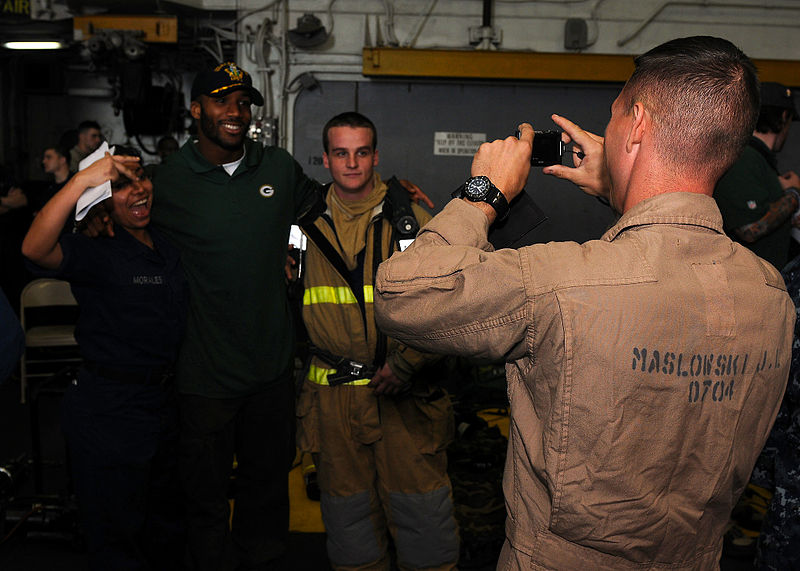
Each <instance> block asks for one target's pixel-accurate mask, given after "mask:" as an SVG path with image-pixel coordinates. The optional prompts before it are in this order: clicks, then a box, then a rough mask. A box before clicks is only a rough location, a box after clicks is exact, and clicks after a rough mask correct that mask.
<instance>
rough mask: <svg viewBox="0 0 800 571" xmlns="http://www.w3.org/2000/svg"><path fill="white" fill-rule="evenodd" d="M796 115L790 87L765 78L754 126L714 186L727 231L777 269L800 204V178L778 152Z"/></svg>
mask: <svg viewBox="0 0 800 571" xmlns="http://www.w3.org/2000/svg"><path fill="white" fill-rule="evenodd" d="M797 118H798V115H797V110H796V109H795V104H794V94H793V92H792V90H791V89H789V88H788V87H786V86H785V85H781V84H780V83H772V82H765V83H762V84H761V107H760V109H759V113H758V122H757V123H756V128H755V129H754V130H753V134H752V136H751V137H750V140H749V141H748V142H747V146H746V147H745V148H744V151H742V154H741V156H740V157H739V159H738V160H737V161H736V162H735V163H734V164H733V166H731V168H730V169H729V170H728V172H726V173H725V174H724V175H723V176H722V178H721V179H720V180H719V182H718V183H717V186H716V188H715V189H714V200H716V201H717V205H718V206H719V210H720V212H721V213H722V222H723V224H724V226H725V232H727V234H728V235H729V236H730V237H731V238H732V239H733V240H736V241H737V242H740V243H742V244H744V245H745V246H747V247H748V248H750V249H751V250H752V251H753V252H755V253H756V254H758V255H759V256H761V257H762V258H764V259H765V260H767V261H768V262H769V263H771V264H772V265H773V266H775V267H776V268H777V269H778V270H780V269H782V268H783V267H784V266H785V265H786V263H787V262H788V261H789V248H790V245H791V242H792V240H791V230H792V224H793V221H792V215H793V214H794V213H795V212H796V211H797V210H798V208H800V194H798V192H800V177H798V176H797V174H796V173H795V172H794V171H787V172H784V173H781V172H779V171H778V158H777V156H776V155H777V154H778V153H779V152H780V151H781V149H783V145H784V143H785V142H786V139H787V137H788V136H789V129H790V127H791V126H792V122H793V121H795V120H797ZM798 223H800V218H798Z"/></svg>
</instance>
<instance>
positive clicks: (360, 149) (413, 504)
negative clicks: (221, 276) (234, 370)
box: [297, 113, 459, 570]
mask: <svg viewBox="0 0 800 571" xmlns="http://www.w3.org/2000/svg"><path fill="white" fill-rule="evenodd" d="M376 143H377V135H376V131H375V127H374V125H373V124H372V122H371V121H370V120H369V119H367V118H366V117H364V116H363V115H360V114H358V113H343V114H341V115H337V116H336V117H334V118H333V119H331V120H330V121H329V122H328V123H327V124H326V126H325V128H324V130H323V145H324V148H325V153H324V155H323V160H324V164H325V166H326V168H328V169H329V170H330V173H331V177H332V179H333V182H332V183H331V185H330V186H329V187H328V188H327V189H326V190H325V192H324V195H325V196H324V204H323V203H321V204H320V206H319V208H318V209H316V213H315V214H311V215H310V216H309V217H307V218H306V219H305V220H301V228H302V229H303V233H304V234H305V235H306V237H307V242H308V249H307V252H306V255H305V262H304V264H303V269H302V274H303V275H302V276H301V278H302V280H303V285H304V288H305V291H304V295H303V309H302V315H303V321H304V323H305V326H306V329H307V330H308V336H309V341H310V352H311V355H312V358H311V363H310V367H309V370H308V373H307V375H306V379H305V381H304V384H303V387H302V391H301V395H300V400H299V403H298V408H297V414H298V445H299V447H300V448H301V450H302V451H303V452H310V453H311V454H312V456H313V458H314V463H315V464H316V467H317V475H318V479H319V486H320V491H321V504H322V518H323V521H324V523H325V528H326V531H327V535H328V540H327V549H328V557H329V559H330V561H331V564H332V565H333V567H334V568H335V569H359V570H360V569H386V570H388V569H389V568H390V555H389V553H388V544H389V541H388V540H389V535H388V534H391V537H392V539H393V542H394V546H395V548H396V552H397V553H396V555H397V564H398V566H399V567H400V568H401V569H455V567H456V563H457V560H458V552H459V540H458V531H457V525H456V521H455V519H454V515H453V502H452V490H451V486H450V480H449V478H448V476H447V458H446V453H445V449H446V447H447V445H448V443H449V442H450V440H451V438H452V431H453V416H452V407H451V404H450V399H449V397H448V396H447V393H446V392H445V391H444V390H443V389H441V388H440V387H439V386H437V385H436V384H434V383H429V382H426V381H425V380H422V379H421V377H422V375H417V373H418V372H419V371H420V370H421V369H422V368H423V367H424V366H425V365H427V364H429V363H431V362H432V361H434V360H435V359H436V357H434V356H432V355H427V354H423V353H419V352H417V351H415V350H413V349H410V348H408V347H406V346H404V345H402V344H400V343H398V342H396V341H394V340H392V339H387V338H386V336H384V335H382V334H381V333H380V331H378V329H377V328H376V325H375V319H374V314H373V310H372V284H373V279H374V275H375V271H376V269H377V267H378V264H379V263H380V262H381V261H383V260H385V259H387V258H388V257H389V256H390V255H391V253H392V252H394V251H396V250H398V249H399V248H401V247H403V246H404V245H405V240H406V239H413V234H414V233H415V232H416V229H417V228H418V225H421V224H424V223H425V222H427V221H428V220H429V219H430V216H429V215H428V214H426V213H425V211H424V210H422V209H421V208H420V207H418V206H417V205H415V204H413V205H412V204H411V203H410V201H409V199H408V196H407V193H406V191H405V190H402V189H401V190H400V192H399V194H395V193H394V192H393V191H392V190H391V188H390V187H392V186H393V185H392V181H390V183H389V185H388V186H387V184H386V183H384V182H383V181H382V180H381V178H380V176H379V175H378V174H377V173H376V172H374V171H373V168H374V167H375V166H376V165H377V164H378V151H377V150H376ZM398 196H399V198H398ZM409 241H410V240H409ZM387 532H388V533H387Z"/></svg>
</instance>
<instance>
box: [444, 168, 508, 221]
mask: <svg viewBox="0 0 800 571" xmlns="http://www.w3.org/2000/svg"><path fill="white" fill-rule="evenodd" d="M474 178H478V177H471V178H469V179H467V180H466V182H464V184H462V185H461V186H459V187H458V188H457V189H456V190H455V191H453V193H452V194H451V196H452V197H453V198H466V199H467V200H469V201H471V202H485V203H487V204H488V205H489V206H491V207H492V208H494V211H495V212H496V213H497V220H496V222H500V221H502V220H504V219H505V218H506V216H508V213H509V210H510V207H509V205H508V200H506V197H505V195H504V194H503V193H502V192H500V189H499V188H497V187H496V186H495V185H494V184H493V183H492V181H491V180H489V178H488V177H485V176H484V177H480V178H483V179H485V180H486V182H487V183H488V184H489V191H488V192H487V193H486V195H485V196H484V197H483V198H482V199H480V200H475V199H473V198H471V197H470V196H468V195H467V194H466V192H465V189H466V187H467V184H469V182H470V181H471V180H472V179H474Z"/></svg>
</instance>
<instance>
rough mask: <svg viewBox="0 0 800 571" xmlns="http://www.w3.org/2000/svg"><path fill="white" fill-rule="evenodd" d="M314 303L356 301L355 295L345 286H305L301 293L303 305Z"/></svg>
mask: <svg viewBox="0 0 800 571" xmlns="http://www.w3.org/2000/svg"><path fill="white" fill-rule="evenodd" d="M315 303H358V302H357V301H356V296H354V295H353V292H352V291H350V288H349V287H347V286H339V287H333V286H315V287H309V288H306V291H305V293H304V294H303V305H314V304H315Z"/></svg>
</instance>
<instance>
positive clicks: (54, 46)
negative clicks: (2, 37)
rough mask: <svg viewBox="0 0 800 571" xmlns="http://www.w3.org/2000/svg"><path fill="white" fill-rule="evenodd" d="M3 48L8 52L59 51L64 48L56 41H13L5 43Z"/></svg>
mask: <svg viewBox="0 0 800 571" xmlns="http://www.w3.org/2000/svg"><path fill="white" fill-rule="evenodd" d="M3 47H4V48H7V49H9V50H60V49H62V48H64V47H66V46H65V45H64V44H63V43H61V42H58V41H35V42H34V41H14V42H5V43H4V44H3Z"/></svg>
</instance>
